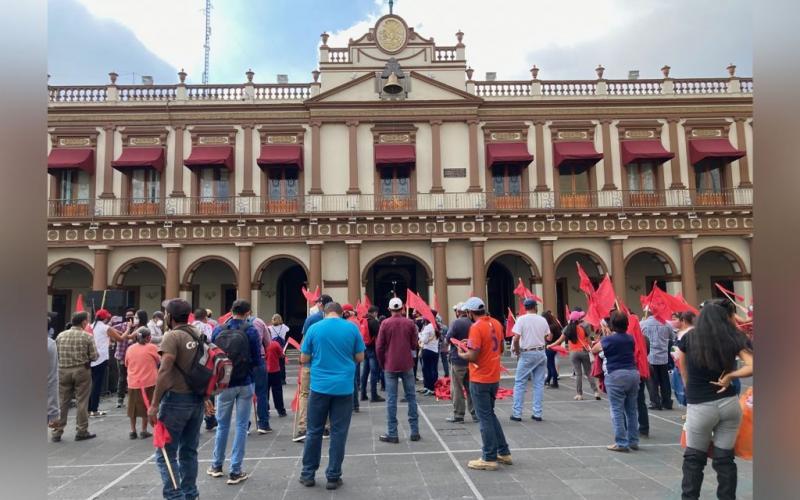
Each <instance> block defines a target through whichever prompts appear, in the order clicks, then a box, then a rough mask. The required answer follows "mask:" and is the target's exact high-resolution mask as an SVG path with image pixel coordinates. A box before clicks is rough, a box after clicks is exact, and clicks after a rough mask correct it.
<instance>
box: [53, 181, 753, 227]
mask: <svg viewBox="0 0 800 500" xmlns="http://www.w3.org/2000/svg"><path fill="white" fill-rule="evenodd" d="M48 204H49V206H48V217H49V218H50V219H52V220H62V219H67V220H69V219H71V220H76V219H81V220H86V219H107V218H128V219H169V218H178V217H197V218H208V217H236V218H243V217H252V216H272V217H281V216H301V215H314V216H319V215H327V216H337V215H346V216H355V215H370V216H374V215H375V214H381V215H383V214H400V215H410V214H434V215H435V214H446V213H453V214H455V213H462V214H469V213H487V212H488V213H495V212H496V213H537V212H538V213H559V212H575V211H588V212H591V211H608V210H611V211H657V210H665V209H674V210H685V211H696V210H715V209H747V208H750V207H752V204H753V190H752V188H735V189H727V190H723V191H720V192H709V191H693V190H688V189H669V190H662V191H619V190H617V191H591V192H574V193H573V192H570V193H554V192H552V191H544V192H525V193H513V194H511V193H505V194H495V193H418V194H416V195H404V196H384V195H372V194H327V195H301V196H296V197H287V198H280V199H268V198H261V197H255V196H251V197H225V198H208V197H185V198H167V199H164V200H154V199H124V198H117V199H96V200H88V199H85V200H50V201H49V202H48Z"/></svg>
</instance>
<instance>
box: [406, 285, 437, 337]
mask: <svg viewBox="0 0 800 500" xmlns="http://www.w3.org/2000/svg"><path fill="white" fill-rule="evenodd" d="M406 306H407V307H410V308H411V309H414V310H416V311H417V312H419V313H420V314H421V315H422V317H423V318H425V319H427V320H428V321H430V323H431V324H432V325H433V327H434V328H435V329H438V326H437V324H436V317H435V316H434V315H433V311H431V308H430V307H429V306H428V303H427V302H425V301H424V300H422V297H420V296H419V295H417V294H416V293H414V292H413V291H411V289H410V288H409V289H407V290H406Z"/></svg>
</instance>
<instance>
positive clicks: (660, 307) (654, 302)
mask: <svg viewBox="0 0 800 500" xmlns="http://www.w3.org/2000/svg"><path fill="white" fill-rule="evenodd" d="M640 301H641V303H642V309H644V308H645V307H647V308H648V310H649V311H650V313H651V314H652V315H653V316H654V317H655V318H656V319H657V320H658V321H660V322H661V323H665V322H667V321H669V320H671V319H672V314H673V313H677V312H684V311H691V310H693V309H694V308H693V307H692V306H691V305H690V304H688V303H687V302H686V300H684V299H683V298H682V297H680V298H679V297H674V296H672V295H670V294H668V293H667V292H665V291H664V290H662V289H660V288H659V287H658V286H656V284H655V283H654V284H653V289H652V290H651V291H650V293H649V294H648V295H647V296H641V297H640ZM694 310H695V311H696V309H694Z"/></svg>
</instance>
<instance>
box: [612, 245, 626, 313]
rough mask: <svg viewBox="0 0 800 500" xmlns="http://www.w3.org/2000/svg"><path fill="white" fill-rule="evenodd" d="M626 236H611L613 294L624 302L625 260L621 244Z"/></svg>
mask: <svg viewBox="0 0 800 500" xmlns="http://www.w3.org/2000/svg"><path fill="white" fill-rule="evenodd" d="M627 239H628V237H627V236H611V237H609V238H608V240H609V241H610V242H611V281H612V282H613V283H614V293H616V294H617V298H620V299H622V300H625V287H626V286H627V285H626V282H625V258H624V255H623V252H622V244H623V242H624V241H625V240H627Z"/></svg>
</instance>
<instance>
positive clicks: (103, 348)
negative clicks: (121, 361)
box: [91, 321, 108, 366]
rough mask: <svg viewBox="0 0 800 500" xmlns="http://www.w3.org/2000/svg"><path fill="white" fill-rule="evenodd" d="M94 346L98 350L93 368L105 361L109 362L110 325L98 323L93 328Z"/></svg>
mask: <svg viewBox="0 0 800 500" xmlns="http://www.w3.org/2000/svg"><path fill="white" fill-rule="evenodd" d="M93 329H94V331H93V337H94V346H95V347H96V348H97V359H96V360H95V361H92V363H91V365H92V366H97V365H99V364H100V363H102V362H103V361H108V325H107V324H105V323H103V322H102V321H98V322H97V324H96V325H94V327H93Z"/></svg>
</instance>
